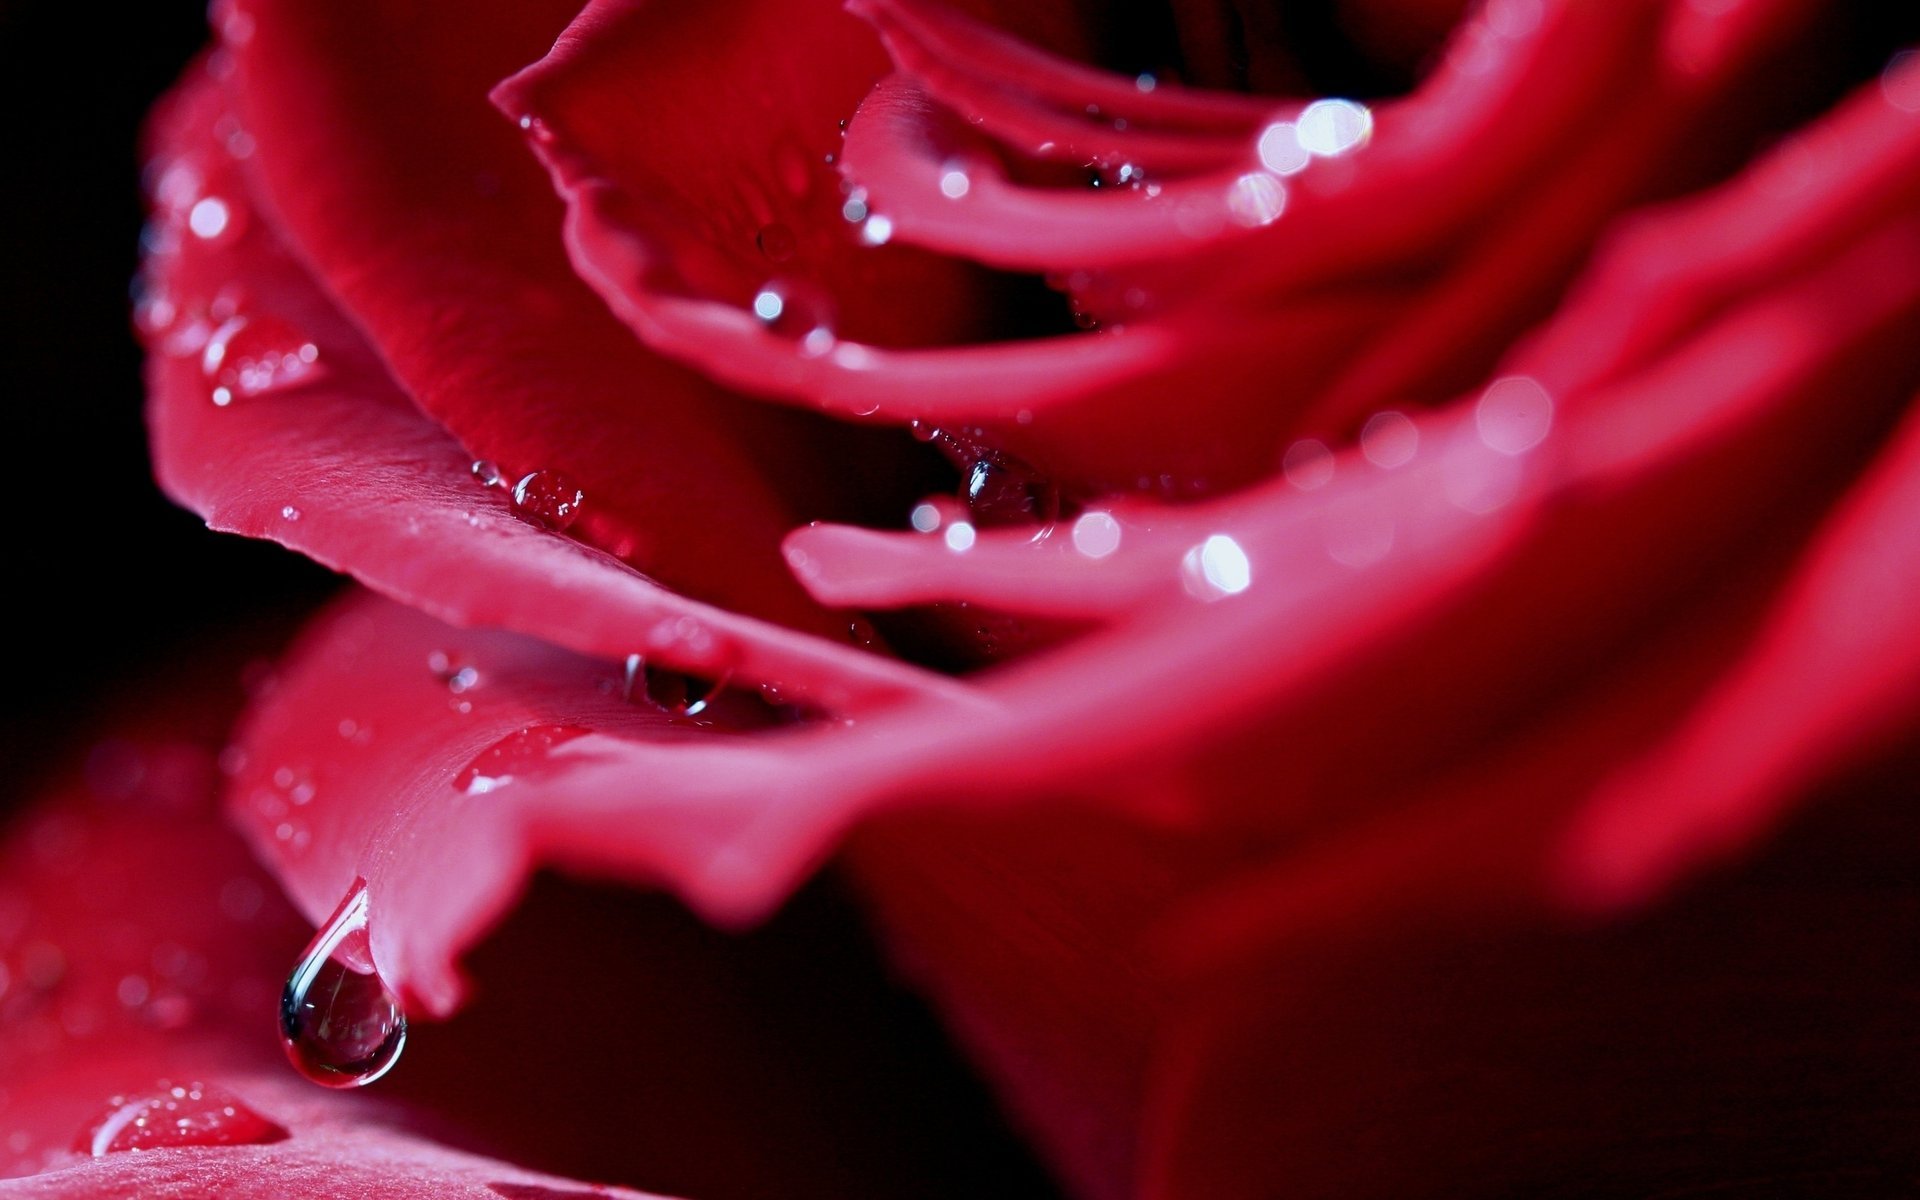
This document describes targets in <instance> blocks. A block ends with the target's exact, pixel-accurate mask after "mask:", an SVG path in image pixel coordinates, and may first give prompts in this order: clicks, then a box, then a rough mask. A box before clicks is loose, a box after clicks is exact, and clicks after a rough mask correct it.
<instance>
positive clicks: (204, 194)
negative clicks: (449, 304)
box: [148, 82, 961, 708]
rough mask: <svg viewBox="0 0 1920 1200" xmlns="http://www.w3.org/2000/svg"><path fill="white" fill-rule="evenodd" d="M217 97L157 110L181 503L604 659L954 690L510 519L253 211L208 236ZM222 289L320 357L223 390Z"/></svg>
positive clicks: (160, 287)
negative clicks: (261, 384)
mask: <svg viewBox="0 0 1920 1200" xmlns="http://www.w3.org/2000/svg"><path fill="white" fill-rule="evenodd" d="M220 113H221V107H220V104H219V99H218V96H217V95H216V94H215V92H214V91H213V90H212V89H211V88H210V87H209V86H208V85H207V84H206V83H204V82H201V83H196V84H193V85H191V86H190V87H189V88H188V89H187V90H186V91H185V92H183V93H181V94H179V95H177V96H176V97H175V98H174V101H173V103H172V106H171V108H170V109H169V110H168V114H167V115H166V116H165V117H164V118H163V121H162V130H163V134H164V140H165V142H166V144H167V146H168V148H169V149H168V152H167V153H165V154H163V155H162V156H161V157H160V158H159V159H158V160H156V161H157V163H158V165H159V167H160V171H159V177H160V181H161V186H162V188H163V189H166V188H172V189H173V191H174V192H178V193H180V195H179V196H177V197H174V199H175V200H177V203H172V204H171V207H170V208H168V209H167V210H166V211H164V212H163V214H162V217H161V220H162V222H163V225H162V228H163V229H164V230H167V231H169V232H168V238H169V242H168V243H167V244H168V245H169V246H170V247H171V248H170V249H166V250H165V251H164V252H162V253H157V254H155V255H154V256H153V257H151V258H150V259H149V262H148V270H149V272H150V273H151V274H152V275H153V276H154V278H153V279H152V281H151V282H152V285H153V287H154V288H155V294H156V296H164V297H165V298H166V303H167V304H168V305H169V306H170V307H171V308H172V309H173V311H174V314H175V315H174V319H173V323H172V325H171V326H170V327H169V328H167V329H164V330H159V331H156V337H157V343H156V350H157V351H158V352H157V353H155V354H154V355H153V356H152V357H151V358H150V359H149V364H148V371H149V383H150V391H151V395H152V403H151V405H150V409H149V415H150V423H151V425H152V428H153V438H154V450H155V461H156V469H157V470H158V472H159V475H160V477H161V480H162V482H163V484H164V485H165V486H166V487H167V489H168V491H169V492H170V493H171V494H173V495H174V496H175V497H176V498H178V499H179V500H180V501H181V502H182V503H184V504H186V505H188V506H189V507H191V508H194V509H196V510H197V511H199V512H201V513H202V514H204V515H205V516H206V517H207V518H208V521H209V523H210V524H213V525H214V526H215V527H217V528H220V529H225V530H230V531H234V532H239V533H244V534H247V535H250V536H254V537H268V538H272V539H274V540H276V541H280V542H282V543H283V544H286V545H288V546H291V547H293V548H295V549H298V550H301V551H303V552H305V553H307V554H309V555H311V556H313V557H314V558H317V559H319V560H320V561H322V562H324V563H327V564H328V565H330V566H335V567H338V568H341V569H344V570H347V571H351V572H353V573H355V574H356V575H358V576H359V577H360V578H361V579H363V580H365V581H367V582H368V583H370V584H372V585H374V586H376V587H378V588H380V589H382V590H384V591H386V592H388V593H389V594H392V595H395V596H398V597H400V598H403V599H405V600H407V601H408V602H410V603H414V604H418V605H421V606H423V607H425V608H427V609H428V610H429V611H432V612H434V613H436V614H437V615H439V616H442V617H444V618H446V619H449V620H455V621H458V622H461V623H466V624H481V625H497V626H505V627H509V628H516V629H521V630H526V631H529V632H534V633H537V634H539V635H541V636H544V637H548V638H550V639H552V640H554V641H557V642H559V643H561V644H563V645H568V646H571V647H573V648H575V649H578V650H582V651H586V652H591V653H598V654H601V655H605V656H609V657H613V658H616V659H617V658H622V657H624V656H625V655H627V654H629V653H644V654H646V655H647V656H648V657H649V658H650V659H654V660H656V661H659V662H662V663H667V664H672V665H676V666H678V667H680V668H681V669H683V670H690V671H696V672H707V673H715V672H718V671H720V670H725V669H732V670H738V671H741V672H742V673H744V674H747V675H749V676H751V677H753V678H755V679H757V680H763V681H780V682H782V683H783V684H784V685H785V686H787V687H788V688H789V689H790V690H791V691H792V692H793V694H794V695H795V696H796V697H810V698H812V699H813V700H815V701H816V702H818V703H821V704H823V705H826V706H828V707H834V708H839V707H842V706H846V705H852V706H855V707H860V706H863V705H867V704H871V703H874V702H878V701H881V700H883V699H885V698H886V697H888V696H899V695H903V694H912V693H917V692H921V691H925V690H928V689H931V690H932V691H938V692H946V693H948V694H950V695H953V696H956V697H958V696H960V695H961V693H960V692H959V691H958V689H956V688H954V687H953V685H950V684H946V683H943V682H941V681H939V680H937V679H936V678H934V677H933V676H931V675H928V674H927V673H924V672H919V671H916V670H913V669H911V668H907V667H904V666H901V665H900V664H897V663H893V662H890V661H888V660H886V659H883V658H880V657H877V656H874V655H871V654H867V653H865V652H862V651H857V650H854V649H851V648H849V647H845V646H842V645H837V644H835V643H833V642H830V641H827V640H824V639H819V638H814V637H810V636H807V635H805V634H800V633H795V632H793V631H791V630H787V629H782V628H780V627H779V626H775V625H769V624H764V623H761V622H758V621H754V620H752V619H751V618H748V617H743V616H740V615H737V614H736V613H733V612H729V611H726V610H723V609H718V608H713V607H709V606H708V605H705V604H701V603H698V602H695V601H692V600H689V599H687V598H685V597H684V596H681V595H678V594H677V593H674V592H671V591H668V590H667V589H665V588H663V587H660V586H659V585H658V584H656V583H654V582H652V581H651V580H649V579H647V578H646V577H645V576H642V575H640V574H639V573H638V572H635V571H634V570H632V569H631V568H629V567H627V566H625V565H624V564H622V563H620V562H619V561H617V560H616V559H614V558H612V557H611V556H609V555H606V554H604V553H601V552H598V551H596V550H593V549H590V548H589V547H587V546H585V545H582V544H580V543H578V542H575V541H572V540H570V539H568V538H565V537H561V536H559V535H557V534H553V533H549V532H546V531H544V530H539V529H536V528H534V527H533V526H531V525H528V524H526V523H524V522H522V521H520V520H517V519H515V517H514V516H513V514H512V513H511V511H510V506H509V504H508V501H507V499H506V497H505V496H504V495H503V494H502V493H501V492H500V491H499V490H497V489H488V488H485V487H483V486H481V485H480V484H479V483H478V482H476V481H475V480H474V479H473V478H472V477H471V476H470V474H469V473H468V469H467V468H468V462H469V459H468V456H467V454H466V452H465V451H464V450H463V449H462V448H461V447H460V446H458V445H456V444H455V443H454V442H453V441H452V440H451V439H450V438H449V437H448V436H447V435H446V434H445V433H444V432H442V431H441V430H440V429H439V428H437V427H436V426H435V425H434V424H433V423H432V422H431V421H429V420H428V419H426V418H425V417H424V416H423V415H421V413H420V412H419V411H418V410H416V409H415V408H414V407H413V406H412V405H411V404H410V403H408V402H407V400H406V398H405V397H404V396H403V395H402V394H400V393H399V391H398V390H397V389H396V388H395V386H394V384H393V383H392V382H391V380H390V379H389V378H388V376H387V373H386V370H385V368H384V366H383V365H382V363H381V362H380V360H379V359H378V358H377V357H376V356H375V355H374V354H373V352H372V351H371V350H370V349H369V348H368V347H367V345H366V343H365V342H364V341H363V340H361V338H360V337H359V335H358V334H357V333H356V332H355V331H354V329H353V328H352V327H351V326H350V325H349V324H348V323H347V322H346V321H345V320H344V319H343V318H342V317H341V316H340V315H339V313H338V312H337V311H336V310H335V309H334V308H333V307H332V305H331V304H329V303H328V301H327V300H326V298H325V297H324V296H323V295H322V294H321V293H320V291H319V290H318V288H317V287H316V285H315V284H314V283H313V281H312V280H311V279H310V278H309V277H308V276H307V275H306V274H305V273H304V271H302V269H301V268H300V266H299V264H298V263H297V262H296V261H295V260H294V259H293V258H292V257H291V256H290V255H289V254H288V253H287V252H286V251H285V250H284V249H283V248H282V247H281V246H280V245H279V243H278V241H277V239H276V237H275V235H274V232H273V230H272V229H271V228H270V227H269V226H268V225H267V224H266V223H265V222H264V221H261V220H259V219H257V218H256V219H254V220H253V221H252V222H251V223H250V224H249V225H247V226H246V227H244V228H242V229H240V230H237V231H229V230H223V231H222V235H221V236H219V237H213V238H208V237H201V236H199V235H197V234H195V233H193V232H192V230H191V228H189V227H188V220H189V215H190V210H191V209H192V208H193V207H194V206H195V205H196V204H200V203H202V202H204V201H205V200H206V199H207V198H209V197H213V198H220V197H225V199H224V200H222V201H221V203H223V204H231V205H232V206H233V208H234V209H235V210H236V211H243V207H242V206H243V205H244V204H246V200H245V196H246V191H245V186H244V185H245V181H244V179H243V178H242V176H241V173H240V164H239V163H237V162H235V161H234V160H233V159H232V158H231V157H230V156H229V155H228V153H227V152H226V150H225V148H224V147H223V146H221V145H220V144H219V143H218V142H216V141H215V140H214V139H213V137H212V133H213V131H214V130H215V129H217V128H218V127H219V126H220V123H221V118H220ZM171 195H172V193H169V196H171ZM162 201H163V204H164V203H169V200H168V197H167V196H163V197H162ZM176 210H177V211H176ZM235 297H238V298H237V299H235ZM223 303H231V304H233V305H235V306H236V308H235V311H236V312H237V313H239V314H241V315H242V316H243V317H244V316H246V315H249V314H250V315H251V316H252V317H253V318H254V319H256V320H259V321H261V322H262V323H263V324H265V323H267V322H269V321H271V322H272V323H274V324H277V325H281V326H284V327H285V328H286V329H288V330H289V331H291V332H292V333H293V334H294V335H295V338H294V340H295V341H304V342H305V343H306V344H309V345H311V346H313V347H314V348H315V350H316V352H317V356H318V357H317V362H316V363H315V366H316V368H317V375H315V376H312V377H303V378H302V379H300V380H298V381H295V382H293V383H291V384H290V385H288V386H287V387H284V388H277V389H273V390H270V391H267V392H263V393H261V394H258V395H253V396H242V397H236V398H233V399H232V400H231V402H230V403H228V404H227V405H225V406H222V405H220V404H218V403H216V402H215V400H214V399H212V398H210V392H211V389H212V387H213V384H212V382H211V381H210V380H209V379H208V377H207V374H206V352H205V347H206V342H207V339H208V338H209V337H210V336H212V333H213V331H212V330H211V328H210V323H211V321H212V320H214V319H215V318H214V317H213V316H209V315H208V310H209V308H212V309H213V311H214V313H215V314H216V315H218V314H220V313H222V312H223V310H222V309H220V307H219V306H220V305H221V304H223ZM227 319H231V317H230V316H229V317H228V318H227ZM589 503H591V501H589ZM713 540H714V542H715V543H716V544H719V543H722V542H723V541H724V539H713ZM775 564H776V565H778V560H777V559H775Z"/></svg>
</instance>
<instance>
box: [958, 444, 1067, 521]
mask: <svg viewBox="0 0 1920 1200" xmlns="http://www.w3.org/2000/svg"><path fill="white" fill-rule="evenodd" d="M962 492H963V494H964V495H965V497H966V501H967V508H968V509H969V510H970V511H971V512H972V514H973V521H974V524H976V525H980V526H983V527H992V526H998V525H1034V524H1037V525H1051V524H1053V522H1054V521H1056V520H1058V519H1059V516H1060V493H1059V490H1058V489H1056V488H1055V487H1054V486H1053V484H1052V483H1051V482H1049V481H1048V480H1047V479H1046V477H1045V476H1043V475H1041V474H1040V472H1038V471H1036V470H1035V469H1034V468H1033V467H1031V466H1029V465H1027V464H1026V463H1024V462H1021V461H1020V460H1019V459H1017V458H1015V457H1013V456H1012V455H1011V454H1004V453H1001V452H998V451H991V452H989V453H986V454H983V455H981V456H980V457H979V458H977V459H975V460H974V462H973V465H972V466H971V467H969V468H968V469H967V475H966V479H965V480H964V481H963V484H962Z"/></svg>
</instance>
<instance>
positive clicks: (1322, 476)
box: [1280, 438, 1333, 492]
mask: <svg viewBox="0 0 1920 1200" xmlns="http://www.w3.org/2000/svg"><path fill="white" fill-rule="evenodd" d="M1280 470H1281V472H1282V473H1283V474H1285V475H1286V477H1287V482H1288V483H1290V484H1292V485H1293V486H1294V487H1297V488H1299V489H1300V490H1301V491H1303V492H1311V491H1314V490H1316V489H1318V488H1323V487H1325V486H1327V484H1329V483H1331V482H1333V451H1331V450H1329V449H1327V444H1326V443H1325V442H1323V441H1320V440H1319V439H1317V438H1301V439H1300V440H1299V441H1297V442H1295V443H1294V444H1293V445H1291V446H1288V447H1287V452H1286V453H1285V454H1283V455H1281V456H1280Z"/></svg>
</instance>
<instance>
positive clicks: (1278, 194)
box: [1227, 171, 1287, 226]
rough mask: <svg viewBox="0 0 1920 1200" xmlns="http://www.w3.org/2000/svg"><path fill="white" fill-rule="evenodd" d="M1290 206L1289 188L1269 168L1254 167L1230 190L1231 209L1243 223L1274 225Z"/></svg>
mask: <svg viewBox="0 0 1920 1200" xmlns="http://www.w3.org/2000/svg"><path fill="white" fill-rule="evenodd" d="M1286 207H1287V189H1286V187H1285V185H1283V184H1282V183H1281V182H1280V181H1279V180H1278V179H1275V178H1274V177H1273V176H1272V175H1269V174H1267V173H1266V172H1265V171H1251V172H1248V173H1247V174H1245V175H1242V176H1241V177H1240V178H1238V179H1236V180H1234V181H1233V185H1232V187H1230V188H1228V190H1227V211H1228V212H1230V213H1232V214H1233V219H1234V220H1236V221H1238V222H1239V223H1240V224H1242V225H1246V226H1259V225H1271V224H1273V223H1274V222H1275V221H1277V220H1279V219H1280V214H1281V213H1282V212H1284V211H1285V210H1286Z"/></svg>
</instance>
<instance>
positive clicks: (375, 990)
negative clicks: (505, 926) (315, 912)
mask: <svg viewBox="0 0 1920 1200" xmlns="http://www.w3.org/2000/svg"><path fill="white" fill-rule="evenodd" d="M280 1041H281V1044H282V1045H283V1046H284V1047H285V1048H286V1051H287V1057H288V1059H290V1060H291V1061H292V1062H293V1065H294V1067H295V1068H297V1069H298V1070H299V1072H300V1073H301V1074H302V1075H305V1076H306V1077H307V1078H308V1079H311V1080H312V1081H313V1082H315V1083H318V1084H320V1085H322V1086H324V1087H334V1088H347V1087H360V1086H362V1085H363V1084H368V1083H372V1082H373V1081H374V1080H376V1079H378V1078H380V1077H381V1076H382V1075H385V1074H386V1073H387V1072H388V1071H389V1070H391V1069H392V1067H393V1064H394V1063H395V1062H397V1061H399V1058H400V1051H401V1049H402V1048H403V1047H404V1046H405V1045H406V1041H407V1017H406V1013H405V1012H403V1011H402V1010H401V1007H400V998H399V997H398V996H396V995H394V993H393V989H391V988H389V987H388V986H387V984H386V981H385V980H383V979H381V978H380V973H379V972H378V971H376V970H375V969H374V965H373V956H372V951H371V949H370V947H369V943H368V938H367V887H366V883H365V882H364V881H361V880H355V881H354V886H353V889H352V890H351V891H350V892H348V893H347V898H346V899H345V900H343V901H341V903H340V907H339V908H338V909H337V910H335V912H334V914H333V916H332V918H331V919H329V920H328V921H327V923H326V925H325V926H324V927H323V928H322V929H321V930H320V932H318V933H317V934H315V935H314V938H313V941H312V942H311V943H309V944H308V946H307V951H306V953H305V954H304V955H302V956H301V958H300V962H299V963H298V965H296V966H295V967H294V968H293V973H292V974H291V975H289V976H288V977H287V986H286V990H285V991H284V992H282V993H281V996H280Z"/></svg>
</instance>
